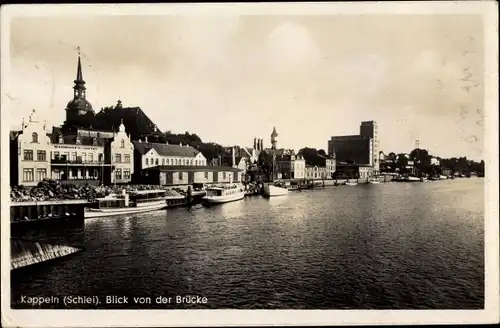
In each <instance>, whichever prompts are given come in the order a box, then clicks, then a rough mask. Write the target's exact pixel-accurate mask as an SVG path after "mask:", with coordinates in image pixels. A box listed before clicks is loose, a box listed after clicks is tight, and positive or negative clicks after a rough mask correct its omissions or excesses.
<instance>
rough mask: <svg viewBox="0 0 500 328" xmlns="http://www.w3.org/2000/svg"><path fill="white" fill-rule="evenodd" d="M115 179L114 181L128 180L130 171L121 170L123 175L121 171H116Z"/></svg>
mask: <svg viewBox="0 0 500 328" xmlns="http://www.w3.org/2000/svg"><path fill="white" fill-rule="evenodd" d="M115 179H116V180H121V179H130V169H123V175H122V169H116V170H115Z"/></svg>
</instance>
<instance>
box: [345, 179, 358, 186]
mask: <svg viewBox="0 0 500 328" xmlns="http://www.w3.org/2000/svg"><path fill="white" fill-rule="evenodd" d="M345 185H346V186H357V185H358V181H356V180H347V181H346V183H345Z"/></svg>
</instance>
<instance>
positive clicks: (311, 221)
mask: <svg viewBox="0 0 500 328" xmlns="http://www.w3.org/2000/svg"><path fill="white" fill-rule="evenodd" d="M441 189H442V190H446V189H448V191H446V192H438V191H439V190H441ZM462 190H467V193H464V192H462ZM434 191H436V192H434ZM483 199H484V196H483V185H482V181H481V180H480V179H478V180H474V181H473V180H472V179H470V180H468V181H464V180H455V181H450V182H448V181H444V182H436V183H415V184H405V183H399V184H398V183H393V184H381V185H376V186H371V185H366V186H363V185H359V186H356V187H336V188H325V189H321V190H311V191H304V192H295V193H290V194H289V195H288V196H286V197H275V198H274V197H273V198H271V199H265V198H262V197H250V198H245V200H243V201H240V202H234V203H226V204H221V205H218V206H212V207H208V208H206V207H198V208H191V209H184V208H178V209H169V210H168V211H157V212H151V213H145V214H140V215H135V216H125V217H121V218H102V219H92V220H86V227H85V242H86V243H85V246H86V250H85V252H82V253H81V254H79V255H77V256H75V257H72V258H70V259H68V260H67V261H61V262H59V261H58V262H54V263H53V264H50V265H47V266H45V268H46V269H45V270H42V269H37V270H32V271H31V272H30V273H29V275H18V276H14V277H13V279H12V290H13V297H14V299H19V295H51V294H52V293H53V290H52V289H53V288H54V287H56V288H57V290H59V291H63V292H64V293H65V294H75V295H80V294H95V295H110V294H123V293H127V294H128V295H142V296H144V295H159V294H165V295H178V294H184V293H196V294H201V295H206V296H207V297H209V298H210V300H211V302H210V304H208V305H207V306H208V307H210V308H228V307H231V308H235V307H236V308H308V309H334V308H335V309H339V308H357V309H361V308H373V309H382V308H385V309H391V308H397V309H409V308H413V309H418V308H439V309H452V308H455V309H457V308H461V309H464V308H468V309H478V308H482V307H483V303H484V231H483V227H484V225H483V223H484V218H483V216H484V213H483V211H484V208H483V203H482V200H483ZM14 303H15V302H14ZM19 305H20V304H17V306H19ZM161 307H162V308H165V307H168V306H165V305H163V306H161ZM171 307H172V308H173V307H174V306H171ZM205 307H206V306H205ZM175 308H179V307H178V306H175Z"/></svg>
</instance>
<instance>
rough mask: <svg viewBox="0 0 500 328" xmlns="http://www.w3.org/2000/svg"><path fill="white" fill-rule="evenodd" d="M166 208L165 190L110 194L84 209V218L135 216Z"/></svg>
mask: <svg viewBox="0 0 500 328" xmlns="http://www.w3.org/2000/svg"><path fill="white" fill-rule="evenodd" d="M166 207H167V202H166V191H165V190H140V191H131V192H129V193H127V192H126V191H125V190H123V192H122V194H121V195H117V194H110V195H108V196H106V197H103V198H97V199H95V200H93V201H92V202H91V204H90V206H89V207H88V208H86V209H85V218H86V219H90V218H98V217H105V216H115V215H125V214H136V213H144V212H150V211H156V210H161V209H164V208H166Z"/></svg>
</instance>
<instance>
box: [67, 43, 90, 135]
mask: <svg viewBox="0 0 500 328" xmlns="http://www.w3.org/2000/svg"><path fill="white" fill-rule="evenodd" d="M74 83H75V85H74V86H73V90H74V91H73V100H71V101H70V102H68V105H67V106H66V122H65V123H66V124H65V125H67V126H70V127H88V126H90V125H91V124H92V119H93V116H94V110H93V109H92V105H91V104H90V102H88V101H87V99H86V96H87V95H86V90H87V88H86V87H85V80H84V79H83V73H82V61H81V58H80V51H79V50H78V66H77V69H76V80H75V81H74Z"/></svg>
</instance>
